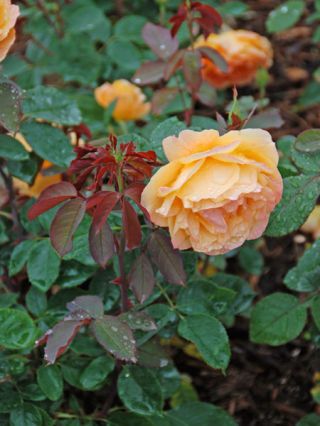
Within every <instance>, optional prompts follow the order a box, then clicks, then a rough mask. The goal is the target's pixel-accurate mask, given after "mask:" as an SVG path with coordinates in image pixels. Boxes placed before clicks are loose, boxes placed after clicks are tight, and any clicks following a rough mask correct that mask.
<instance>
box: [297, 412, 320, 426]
mask: <svg viewBox="0 0 320 426" xmlns="http://www.w3.org/2000/svg"><path fill="white" fill-rule="evenodd" d="M319 424H320V416H318V415H317V414H314V413H312V414H307V415H306V416H304V417H302V419H300V420H299V421H298V423H297V424H296V426H319Z"/></svg>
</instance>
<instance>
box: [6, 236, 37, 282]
mask: <svg viewBox="0 0 320 426" xmlns="http://www.w3.org/2000/svg"><path fill="white" fill-rule="evenodd" d="M34 244H35V241H33V240H25V241H22V242H21V243H19V244H18V245H17V246H15V248H14V249H13V251H12V253H11V257H10V262H9V276H10V277H13V276H14V275H17V274H18V273H19V272H20V271H21V270H22V268H23V267H24V265H25V264H26V262H27V260H28V258H29V254H30V250H31V248H32V247H33V246H34Z"/></svg>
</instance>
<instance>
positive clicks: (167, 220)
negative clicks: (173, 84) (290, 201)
mask: <svg viewBox="0 0 320 426" xmlns="http://www.w3.org/2000/svg"><path fill="white" fill-rule="evenodd" d="M163 148H164V152H165V154H166V156H167V158H168V160H169V163H168V164H167V165H165V166H163V167H161V168H160V169H159V170H158V171H157V172H156V173H155V175H154V176H153V177H152V178H151V180H150V182H149V183H148V185H147V186H146V188H145V189H144V191H143V193H142V197H141V203H142V205H143V206H144V207H145V208H146V209H147V210H148V212H149V213H150V216H151V220H152V222H153V223H155V224H156V225H159V226H164V227H168V228H169V232H170V235H171V239H172V243H173V246H174V247H175V248H178V249H188V248H193V249H194V250H195V251H198V252H203V253H207V254H209V255H218V254H222V253H225V252H227V251H230V250H232V249H234V248H236V247H239V246H240V245H241V244H243V243H244V241H245V240H251V239H256V238H258V237H260V236H261V234H262V233H263V231H264V230H265V228H266V226H267V223H268V219H269V215H270V212H271V211H272V210H273V209H274V207H275V206H276V204H277V203H278V202H279V200H280V198H281V195H282V179H281V176H280V173H279V171H278V169H277V164H278V153H277V150H276V147H275V144H274V143H273V141H272V139H271V136H270V134H269V133H268V132H266V131H265V130H260V129H245V130H240V131H235V130H234V131H230V132H228V133H226V134H225V135H223V136H220V135H219V133H218V132H217V131H216V130H203V131H201V132H196V131H192V130H183V131H182V132H181V133H180V134H179V136H178V137H176V136H170V137H167V138H166V139H164V141H163Z"/></svg>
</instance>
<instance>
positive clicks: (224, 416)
mask: <svg viewBox="0 0 320 426" xmlns="http://www.w3.org/2000/svg"><path fill="white" fill-rule="evenodd" d="M168 417H169V419H170V425H172V426H195V425H199V426H200V425H201V426H213V425H214V426H236V425H237V424H236V422H235V420H233V418H232V417H231V416H230V415H229V414H228V413H227V412H226V411H224V410H223V409H222V408H220V407H216V406H215V405H212V404H207V403H205V402H197V401H195V402H189V403H187V404H185V405H182V406H180V407H178V408H175V409H173V410H170V411H169V412H168Z"/></svg>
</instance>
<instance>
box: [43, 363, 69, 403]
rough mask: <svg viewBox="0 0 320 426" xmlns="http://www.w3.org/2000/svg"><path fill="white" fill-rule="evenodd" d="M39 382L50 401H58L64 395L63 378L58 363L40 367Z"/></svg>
mask: <svg viewBox="0 0 320 426" xmlns="http://www.w3.org/2000/svg"><path fill="white" fill-rule="evenodd" d="M37 382H38V385H39V386H40V389H41V390H42V392H43V393H44V394H45V395H46V396H47V398H48V399H50V401H57V400H58V399H60V398H61V397H62V394H63V379H62V374H61V371H60V368H59V367H58V366H57V365H48V366H42V367H39V368H38V370H37Z"/></svg>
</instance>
